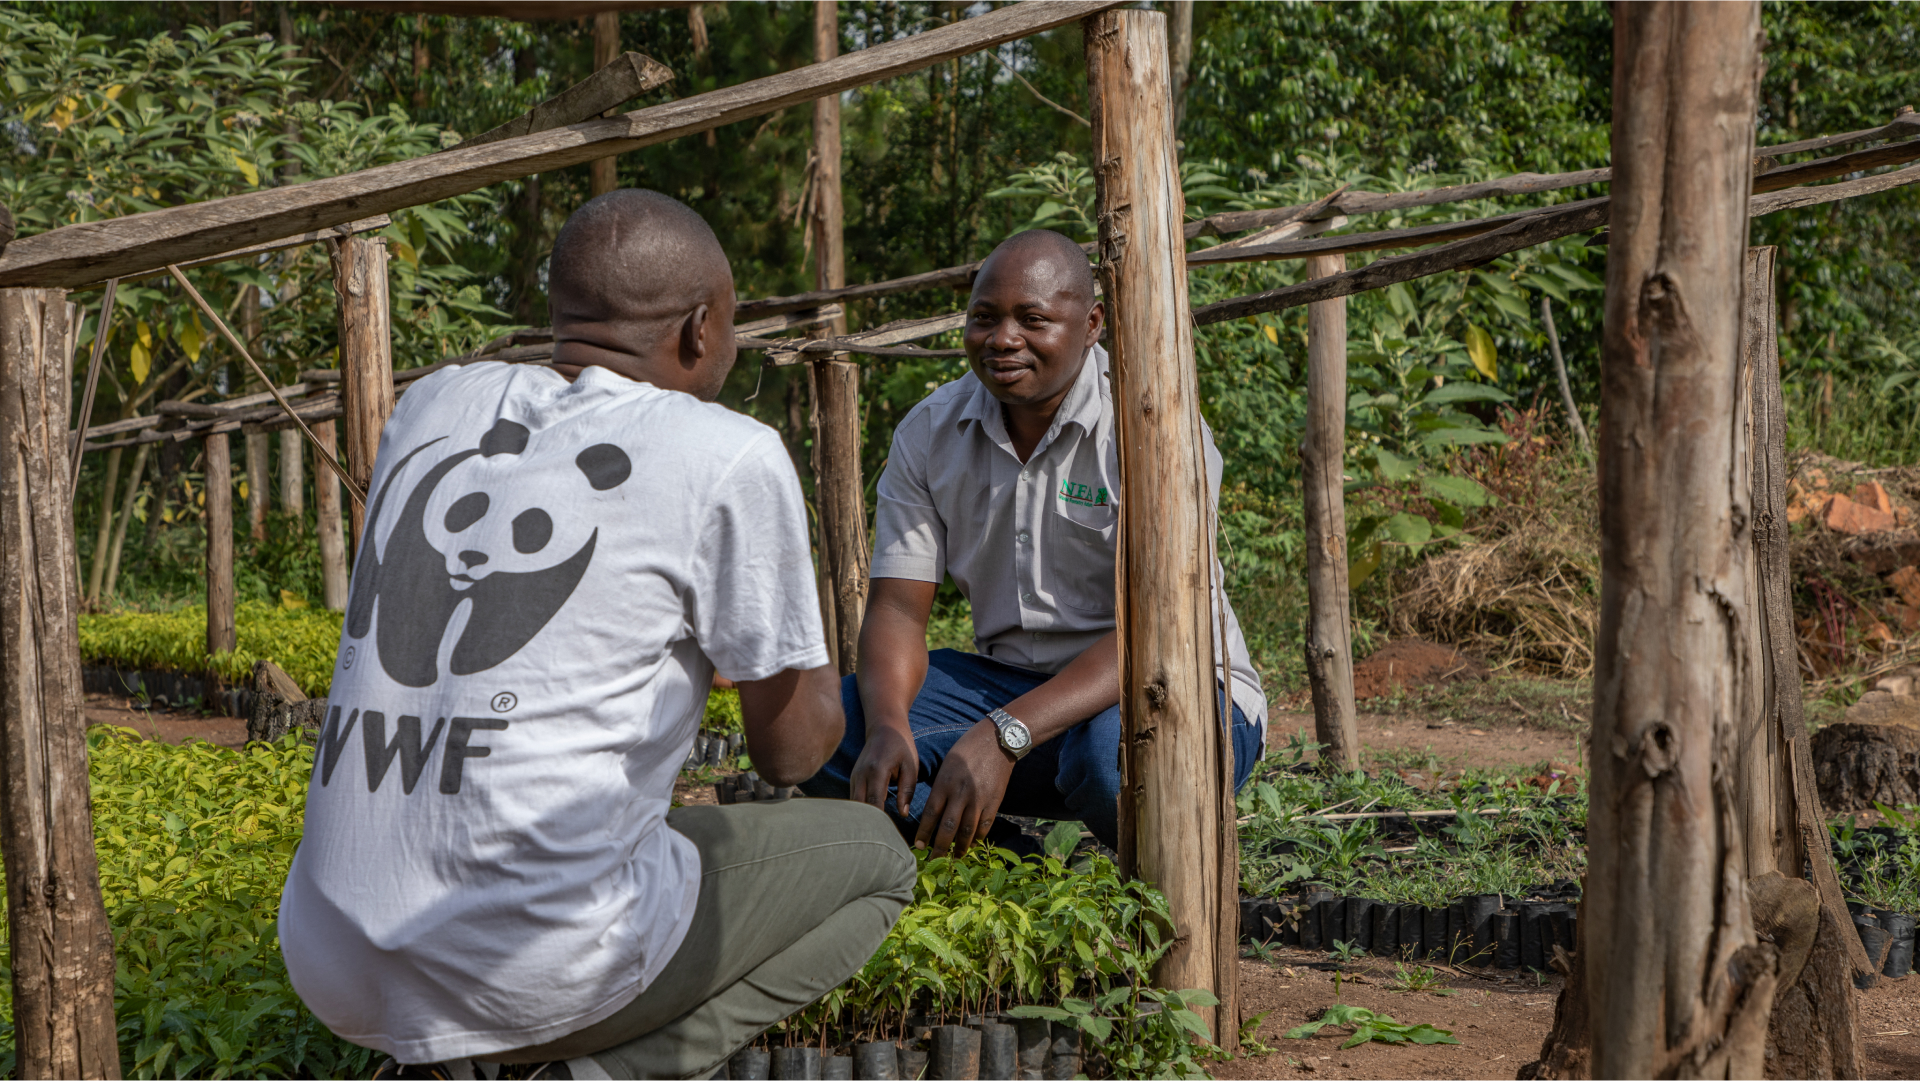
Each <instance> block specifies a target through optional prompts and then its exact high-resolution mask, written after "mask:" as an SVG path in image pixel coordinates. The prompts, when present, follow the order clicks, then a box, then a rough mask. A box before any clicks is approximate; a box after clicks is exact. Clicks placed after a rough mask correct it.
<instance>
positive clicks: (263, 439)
mask: <svg viewBox="0 0 1920 1081" xmlns="http://www.w3.org/2000/svg"><path fill="white" fill-rule="evenodd" d="M421 18H422V19H424V18H425V16H421ZM423 44H424V43H423ZM416 48H423V46H416ZM417 75H418V64H417V62H416V76H417ZM242 288H244V289H246V293H245V295H244V296H243V297H242V299H241V304H240V340H241V341H243V342H245V343H246V344H247V349H248V351H249V352H253V353H256V354H257V353H258V352H259V350H260V346H259V344H258V343H259V341H260V290H259V288H258V287H257V286H243V287H242ZM261 389H263V390H264V389H266V388H264V387H263V388H261ZM246 444H247V533H248V534H249V535H250V536H252V537H253V539H254V540H256V541H263V540H266V539H267V507H268V506H269V505H270V502H271V497H272V493H270V492H269V491H268V490H267V486H268V484H269V483H270V481H269V480H268V478H269V477H271V476H272V475H273V473H272V470H271V469H269V468H268V455H270V454H271V453H272V450H271V449H270V448H271V447H272V446H273V437H272V436H270V435H269V434H267V433H266V432H257V431H256V432H247V433H246Z"/></svg>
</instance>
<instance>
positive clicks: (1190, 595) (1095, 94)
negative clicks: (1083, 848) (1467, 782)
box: [1083, 10, 1240, 1049]
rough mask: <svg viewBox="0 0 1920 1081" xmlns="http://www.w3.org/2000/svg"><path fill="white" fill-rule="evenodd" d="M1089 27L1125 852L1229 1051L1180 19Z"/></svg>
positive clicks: (1224, 882) (1230, 940)
mask: <svg viewBox="0 0 1920 1081" xmlns="http://www.w3.org/2000/svg"><path fill="white" fill-rule="evenodd" d="M1083 26H1084V29H1085V37H1086V50H1087V51H1086V56H1087V84H1088V89H1089V91H1090V93H1089V98H1090V100H1091V103H1092V121H1093V144H1094V154H1093V160H1094V163H1095V168H1094V177H1095V180H1096V183H1097V202H1096V206H1097V208H1098V218H1099V231H1100V258H1101V265H1100V275H1101V278H1102V281H1103V284H1104V287H1105V293H1106V297H1107V305H1108V313H1109V325H1110V327H1111V328H1112V338H1111V341H1112V346H1111V348H1112V353H1113V359H1112V373H1111V374H1112V381H1113V402H1114V422H1115V426H1116V436H1117V441H1118V444H1119V454H1120V476H1121V487H1122V491H1121V493H1120V499H1119V505H1120V545H1119V559H1118V560H1117V561H1116V571H1115V579H1116V580H1115V591H1116V594H1117V596H1116V598H1115V600H1116V604H1115V622H1116V624H1117V625H1118V628H1119V632H1120V634H1119V637H1120V674H1121V682H1120V708H1121V715H1122V717H1123V719H1124V726H1125V733H1126V735H1125V738H1124V739H1123V740H1122V741H1121V753H1120V761H1121V771H1122V775H1123V777H1124V783H1123V788H1122V791H1121V798H1120V827H1121V828H1120V845H1121V853H1120V855H1121V859H1122V861H1123V864H1124V865H1125V868H1126V870H1127V872H1128V873H1130V874H1135V875H1137V876H1139V877H1140V878H1143V879H1145V880H1147V881H1149V882H1152V883H1153V884H1154V885H1155V886H1157V887H1159V888H1160V890H1161V891H1163V892H1164V893H1165V894H1166V896H1167V902H1168V906H1169V908H1170V909H1171V911H1172V915H1173V920H1174V925H1175V927H1176V929H1177V937H1176V939H1175V941H1174V945H1173V948H1172V949H1171V950H1169V951H1168V953H1167V954H1166V956H1165V957H1163V958H1162V959H1161V961H1160V963H1159V965H1158V966H1157V967H1156V969H1155V972H1154V978H1155V979H1156V981H1157V982H1158V983H1159V984H1160V985H1161V986H1163V987H1175V988H1182V987H1205V988H1210V989H1212V990H1213V992H1214V993H1215V994H1216V995H1218V996H1219V999H1220V1006H1219V1007H1217V1008H1216V1009H1210V1010H1201V1011H1200V1014H1201V1016H1202V1017H1203V1018H1205V1019H1206V1020H1207V1022H1208V1026H1209V1028H1210V1029H1211V1030H1212V1032H1213V1034H1214V1036H1215V1039H1216V1040H1218V1041H1219V1042H1220V1044H1221V1045H1222V1046H1224V1047H1227V1048H1229V1049H1231V1048H1232V1047H1233V1046H1234V1045H1235V1042H1236V1037H1237V1036H1238V1033H1239V1022H1240V1015H1239V1002H1238V994H1237V988H1238V980H1237V975H1238V972H1237V966H1238V963H1239V957H1238V954H1239V950H1238V948H1237V946H1236V945H1235V943H1236V940H1237V938H1238V927H1239V891H1238V890H1237V889H1236V888H1234V884H1235V883H1236V882H1237V880H1238V877H1239V868H1238V864H1237V860H1238V853H1239V846H1238V838H1237V836H1236V830H1235V826H1234V818H1233V815H1232V813H1231V812H1230V811H1228V810H1226V808H1228V807H1230V806H1231V802H1230V801H1231V798H1232V792H1231V788H1230V786H1229V784H1228V783H1227V775H1226V771H1225V770H1223V769H1222V768H1221V767H1222V762H1223V757H1222V755H1223V753H1224V755H1225V758H1224V761H1225V762H1228V763H1230V762H1231V759H1232V752H1231V750H1230V749H1227V748H1226V728H1225V726H1224V725H1223V724H1222V718H1221V715H1220V711H1221V708H1222V707H1221V704H1220V698H1221V695H1219V693H1218V691H1217V685H1216V682H1215V676H1214V656H1215V649H1214V646H1215V635H1216V633H1217V631H1216V628H1215V627H1214V625H1213V618H1212V612H1213V606H1212V604H1211V603H1210V598H1209V596H1208V593H1209V590H1208V588H1207V586H1206V583H1208V582H1210V580H1211V573H1210V568H1211V567H1212V564H1213V533H1212V525H1213V523H1212V520H1211V515H1210V511H1209V505H1208V497H1207V479H1206V462H1205V459H1204V457H1203V449H1202V448H1203V445H1204V444H1203V442H1202V436H1201V427H1200V410H1199V379H1198V373H1197V371H1196V369H1195V367H1194V354H1193V322H1192V317H1191V313H1190V311H1189V309H1188V303H1187V270H1186V243H1185V240H1184V237H1183V233H1182V228H1181V220H1182V216H1183V214H1184V211H1185V200H1184V199H1183V198H1182V196H1181V189H1180V170H1179V165H1178V162H1177V160H1176V158H1175V154H1174V143H1173V114H1172V101H1171V98H1170V96H1169V85H1168V71H1167V25H1166V19H1165V17H1164V16H1162V15H1160V14H1158V13H1156V12H1147V11H1137V10H1122V11H1106V12H1102V13H1101V14H1098V15H1095V16H1093V17H1091V18H1089V19H1087V20H1086V21H1085V23H1084V24H1083ZM1219 645H1220V650H1219V652H1220V653H1221V654H1222V655H1224V654H1225V652H1226V650H1225V645H1226V644H1225V642H1221V643H1219Z"/></svg>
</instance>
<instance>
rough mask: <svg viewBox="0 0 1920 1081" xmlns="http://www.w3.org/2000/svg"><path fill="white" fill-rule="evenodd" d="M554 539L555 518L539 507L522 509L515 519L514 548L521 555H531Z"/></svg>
mask: <svg viewBox="0 0 1920 1081" xmlns="http://www.w3.org/2000/svg"><path fill="white" fill-rule="evenodd" d="M552 539H553V519H552V518H550V517H548V516H547V512H546V511H543V510H541V509H540V508H539V507H535V508H533V509H532V510H526V511H521V512H520V515H519V516H518V517H516V518H515V519H514V520H513V550H514V551H516V552H519V553H520V554H521V555H531V554H533V553H534V552H537V551H539V550H540V549H542V548H545V547H546V546H547V542H548V541H550V540H552Z"/></svg>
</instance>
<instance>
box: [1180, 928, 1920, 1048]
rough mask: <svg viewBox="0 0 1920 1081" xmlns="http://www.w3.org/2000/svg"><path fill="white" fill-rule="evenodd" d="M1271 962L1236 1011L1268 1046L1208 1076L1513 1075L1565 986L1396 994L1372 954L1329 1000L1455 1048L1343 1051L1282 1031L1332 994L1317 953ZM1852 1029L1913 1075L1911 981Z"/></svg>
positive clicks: (1486, 980)
mask: <svg viewBox="0 0 1920 1081" xmlns="http://www.w3.org/2000/svg"><path fill="white" fill-rule="evenodd" d="M1273 956H1274V960H1273V962H1272V963H1268V962H1264V961H1259V960H1253V959H1245V960H1242V961H1241V962H1240V1000H1241V1005H1240V1010H1241V1016H1243V1017H1252V1016H1255V1015H1257V1014H1262V1013H1264V1014H1266V1018H1265V1020H1263V1021H1262V1022H1261V1024H1260V1028H1259V1030H1258V1033H1257V1037H1258V1039H1259V1040H1260V1042H1261V1043H1264V1044H1266V1045H1268V1046H1270V1047H1272V1048H1273V1051H1272V1053H1270V1054H1266V1055H1260V1056H1257V1057H1256V1056H1252V1055H1243V1056H1242V1057H1240V1058H1237V1059H1235V1060H1233V1061H1232V1062H1223V1063H1216V1064H1214V1065H1213V1066H1212V1067H1211V1069H1212V1072H1213V1075H1214V1076H1215V1077H1219V1078H1222V1079H1229V1078H1232V1079H1242V1078H1245V1079H1253V1078H1296V1077H1325V1078H1346V1077H1350V1078H1373V1077H1404V1078H1420V1079H1426V1078H1452V1077H1471V1078H1510V1077H1513V1076H1515V1074H1516V1072H1517V1071H1518V1070H1519V1069H1520V1067H1521V1066H1524V1065H1526V1064H1527V1063H1529V1062H1532V1061H1533V1060H1534V1059H1536V1058H1538V1057H1539V1055H1540V1043H1541V1041H1542V1040H1544V1039H1546V1036H1547V1029H1548V1028H1550V1027H1551V1026H1552V1024H1553V1009H1554V1004H1555V1003H1556V1002H1557V1001H1558V1000H1559V995H1560V989H1561V987H1562V985H1563V984H1564V983H1565V982H1566V981H1565V980H1563V979H1561V978H1560V977H1558V976H1550V977H1547V978H1546V979H1545V980H1544V981H1542V980H1539V979H1536V978H1535V977H1534V976H1532V975H1531V974H1528V975H1519V974H1515V973H1504V972H1486V973H1484V974H1481V973H1480V972H1479V971H1478V970H1473V969H1464V970H1449V969H1441V970H1439V971H1440V973H1441V975H1442V977H1443V979H1442V981H1441V983H1442V986H1443V987H1444V988H1445V989H1447V990H1451V991H1452V992H1453V993H1452V994H1448V995H1436V994H1432V993H1427V992H1404V991H1394V990H1392V989H1391V984H1392V982H1393V978H1394V966H1393V964H1392V963H1390V962H1388V961H1384V960H1381V959H1379V958H1369V959H1368V960H1366V961H1363V962H1360V963H1358V964H1356V965H1353V966H1351V967H1352V969H1353V970H1354V971H1355V972H1356V973H1357V974H1358V975H1359V977H1360V979H1359V980H1353V979H1349V978H1347V977H1343V978H1342V981H1341V985H1340V988H1339V993H1338V999H1337V1001H1340V1002H1345V1003H1348V1004H1349V1005H1354V1006H1365V1007H1367V1008H1368V1009H1372V1010H1377V1011H1379V1012H1381V1013H1384V1014H1388V1015H1390V1016H1392V1017H1393V1018H1394V1019H1395V1020H1397V1021H1400V1022H1402V1023H1405V1024H1409V1025H1417V1024H1421V1023H1423V1022H1424V1023H1426V1024H1430V1025H1433V1026H1434V1027H1436V1028H1443V1029H1450V1030H1452V1032H1453V1035H1454V1038H1455V1039H1457V1040H1459V1041H1460V1043H1459V1044H1458V1045H1451V1044H1434V1045H1430V1046H1426V1047H1417V1046H1412V1045H1400V1046H1395V1045H1389V1044H1382V1043H1370V1044H1364V1045H1362V1046H1360V1047H1355V1048H1352V1049H1351V1050H1347V1051H1342V1050H1341V1049H1340V1044H1341V1043H1343V1042H1345V1039H1346V1036H1347V1034H1348V1032H1347V1030H1345V1029H1336V1028H1333V1027H1331V1026H1329V1027H1328V1028H1326V1029H1323V1030H1322V1031H1321V1034H1320V1035H1319V1036H1317V1037H1315V1038H1313V1039H1309V1040H1289V1039H1286V1038H1285V1035H1284V1034H1285V1033H1286V1031H1287V1030H1288V1029H1290V1028H1294V1027H1296V1026H1298V1025H1302V1024H1305V1023H1306V1022H1309V1021H1315V1020H1318V1019H1319V1018H1320V1016H1321V1015H1322V1014H1323V1013H1325V1012H1326V1008H1327V1007H1328V1006H1331V1005H1333V1004H1334V1002H1335V1001H1336V997H1335V989H1334V983H1333V972H1332V971H1331V967H1332V966H1330V965H1327V964H1326V963H1325V958H1324V957H1323V956H1322V955H1320V954H1318V953H1311V952H1308V951H1306V950H1300V949H1290V948H1287V947H1279V948H1276V949H1275V950H1274V951H1273ZM1858 1001H1859V1004H1860V1034H1861V1037H1862V1040H1863V1042H1864V1043H1865V1047H1866V1067H1867V1069H1866V1073H1865V1076H1866V1077H1868V1078H1888V1079H1891V1078H1913V1077H1920V977H1915V976H1909V977H1907V978H1906V979H1903V980H1881V981H1880V984H1879V986H1877V987H1875V988H1874V989H1873V990H1871V991H1867V992H1863V993H1860V995H1859V999H1858Z"/></svg>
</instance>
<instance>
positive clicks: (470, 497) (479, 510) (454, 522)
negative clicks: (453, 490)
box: [447, 492, 491, 533]
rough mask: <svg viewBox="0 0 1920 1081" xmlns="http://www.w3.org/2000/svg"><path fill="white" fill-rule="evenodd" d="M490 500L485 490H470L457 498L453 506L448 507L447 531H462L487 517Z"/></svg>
mask: <svg viewBox="0 0 1920 1081" xmlns="http://www.w3.org/2000/svg"><path fill="white" fill-rule="evenodd" d="M490 502H491V500H489V499H488V498H487V493H485V492H470V493H468V494H466V495H463V496H461V497H460V498H459V499H457V500H455V501H454V503H453V506H451V507H448V508H447V532H449V533H459V532H462V531H464V530H465V529H466V528H467V527H468V526H471V525H472V524H473V523H475V522H477V521H479V520H480V519H482V518H484V517H486V516H487V505H488V504H489V503H490Z"/></svg>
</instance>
